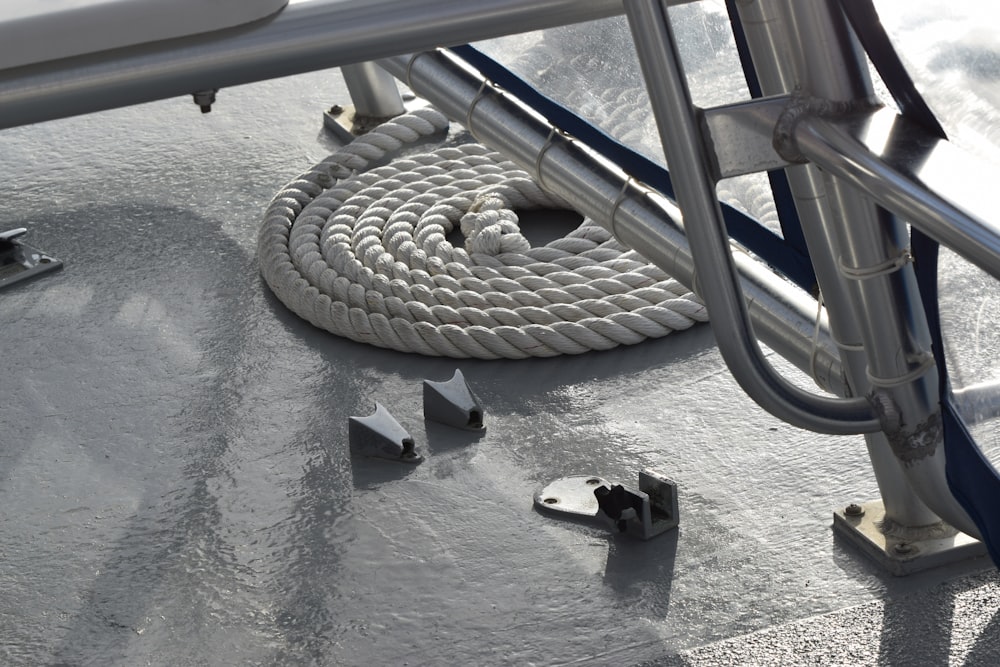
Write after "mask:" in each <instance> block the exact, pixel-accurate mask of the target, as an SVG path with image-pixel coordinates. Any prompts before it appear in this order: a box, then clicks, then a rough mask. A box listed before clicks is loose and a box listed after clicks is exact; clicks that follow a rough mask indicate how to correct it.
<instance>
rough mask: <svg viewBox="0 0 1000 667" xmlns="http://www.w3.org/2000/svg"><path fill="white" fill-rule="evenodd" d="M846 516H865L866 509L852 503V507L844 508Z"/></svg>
mask: <svg viewBox="0 0 1000 667" xmlns="http://www.w3.org/2000/svg"><path fill="white" fill-rule="evenodd" d="M844 514H845V515H847V516H854V517H857V516H864V515H865V508H864V507H862V506H861V505H858V504H857V503H851V504H850V505H848V506H847V507H845V508H844Z"/></svg>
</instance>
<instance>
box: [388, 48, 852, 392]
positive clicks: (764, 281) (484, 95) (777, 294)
mask: <svg viewBox="0 0 1000 667" xmlns="http://www.w3.org/2000/svg"><path fill="white" fill-rule="evenodd" d="M379 64H380V65H381V66H382V67H384V68H386V69H387V70H388V71H389V72H391V73H392V74H393V75H394V76H396V77H397V78H399V79H401V80H402V81H404V82H406V83H407V84H408V85H409V86H410V88H411V89H412V90H413V91H414V92H415V93H417V94H418V95H420V96H422V97H425V98H426V99H428V100H429V101H430V102H431V103H433V104H434V105H435V106H437V107H438V108H439V109H440V110H441V111H442V112H444V113H445V114H446V115H448V116H449V117H451V118H455V119H461V120H466V119H467V118H468V117H469V115H470V113H469V108H470V106H472V105H473V104H475V108H474V109H473V111H472V114H471V115H472V119H473V128H472V129H473V134H474V136H475V138H476V139H477V140H478V141H480V142H482V143H484V144H486V145H487V146H491V147H492V148H495V149H496V150H500V151H503V153H504V155H505V156H506V157H507V158H509V159H510V160H512V161H513V162H515V163H516V164H518V165H519V166H520V167H521V168H523V169H525V170H527V171H528V172H529V173H536V170H537V169H538V168H539V167H540V168H541V170H542V171H543V172H544V180H545V184H546V187H547V188H548V189H549V190H551V191H552V192H554V193H556V194H558V195H561V196H563V197H565V198H566V199H570V200H572V201H573V205H574V207H575V208H576V209H577V210H578V211H579V212H580V213H582V214H584V215H586V216H588V217H590V218H592V219H593V220H594V221H595V222H597V223H598V224H600V225H602V226H604V227H605V228H606V229H608V230H609V231H611V232H612V233H613V234H614V235H615V237H616V238H618V239H619V240H620V241H621V242H622V243H624V244H626V245H627V246H629V247H631V248H642V254H643V256H644V257H645V258H646V259H648V260H649V261H651V262H653V263H654V264H656V265H657V266H658V267H660V268H661V269H663V270H664V271H666V272H667V273H669V274H670V275H671V276H673V277H674V278H676V279H677V280H678V281H680V282H681V283H682V284H684V285H686V286H687V287H689V288H692V287H693V286H694V284H695V282H696V281H697V280H700V279H699V278H696V276H695V271H694V262H693V260H692V257H691V249H690V246H689V244H688V241H687V239H686V238H685V232H684V230H683V229H682V228H681V227H680V225H679V224H678V222H677V220H678V218H679V215H678V213H677V210H676V208H674V207H673V206H672V205H671V204H670V203H669V202H668V201H667V200H666V199H665V198H663V197H654V196H651V195H649V194H648V192H649V191H648V190H647V189H645V188H643V187H642V185H641V184H639V183H637V182H635V181H634V180H631V179H630V178H629V175H627V174H624V173H622V172H621V170H620V169H618V168H616V167H615V166H613V165H610V164H609V163H608V162H606V161H604V160H601V159H598V158H597V157H596V156H595V154H594V152H593V151H591V150H590V149H589V148H588V147H586V146H583V145H582V144H581V142H579V141H577V140H573V141H558V142H554V143H549V142H548V139H549V137H550V136H551V131H552V128H551V126H550V125H548V124H547V123H545V122H544V121H542V120H541V119H540V118H539V117H538V115H537V114H535V113H533V112H531V111H530V110H528V109H526V108H524V106H523V105H522V104H521V103H520V102H519V101H517V100H516V99H514V98H513V97H512V96H510V95H508V94H505V93H502V92H500V91H498V90H497V89H495V88H494V87H492V86H485V87H484V85H483V84H484V79H483V78H482V77H481V76H480V75H479V74H478V73H475V72H473V71H470V69H469V66H468V65H465V64H464V63H463V62H462V61H461V60H460V59H459V58H457V57H456V56H454V55H452V54H450V52H448V51H435V52H429V53H422V54H418V55H416V56H413V57H410V58H407V57H395V58H388V59H383V60H381V61H379ZM543 151H544V155H543V156H541V159H539V154H540V153H541V152H543ZM733 261H734V263H735V265H736V267H737V271H738V273H739V275H740V276H741V279H742V284H743V293H744V294H745V295H746V299H747V309H748V312H749V314H750V317H751V318H752V320H753V324H754V329H755V331H756V332H757V334H758V335H759V336H760V338H761V340H762V341H763V342H764V343H765V344H766V345H767V346H768V347H770V348H771V349H772V350H774V351H775V352H776V353H777V354H778V355H780V356H781V357H783V358H785V359H787V360H788V361H790V362H791V363H792V364H794V365H795V366H796V367H798V368H799V369H800V370H802V371H803V372H805V373H814V379H815V380H816V382H817V383H818V384H819V385H820V386H821V387H822V388H824V389H826V390H827V391H830V392H831V393H834V394H842V393H844V392H846V391H847V387H846V385H845V382H844V376H843V368H842V366H841V363H840V356H839V350H838V349H837V346H836V344H835V343H834V342H833V341H832V339H831V338H830V335H829V332H828V329H827V326H826V321H825V318H823V320H822V321H821V326H820V328H819V330H818V331H817V330H816V301H815V299H813V298H812V297H811V296H809V295H808V294H807V293H806V292H803V291H802V290H800V289H798V288H796V287H794V286H793V285H791V284H790V283H789V282H788V281H786V280H784V279H782V278H781V277H779V276H777V275H775V274H774V273H773V272H772V271H771V270H770V269H768V268H767V267H765V266H763V265H762V264H761V263H760V262H759V261H758V260H756V259H754V258H752V257H750V256H749V255H747V254H746V253H742V252H738V253H736V254H735V256H734V257H733ZM814 334H818V335H817V336H816V337H815V338H814Z"/></svg>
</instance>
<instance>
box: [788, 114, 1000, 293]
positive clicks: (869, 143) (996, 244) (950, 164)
mask: <svg viewBox="0 0 1000 667" xmlns="http://www.w3.org/2000/svg"><path fill="white" fill-rule="evenodd" d="M792 139H793V140H794V143H795V146H796V147H797V148H798V150H799V151H800V152H801V153H802V154H803V155H804V156H805V157H806V158H808V159H809V160H811V161H812V162H814V163H816V164H817V165H818V166H819V167H820V168H822V169H824V170H825V171H827V172H829V173H830V174H833V175H834V176H837V177H838V178H842V179H843V180H845V181H847V182H848V183H850V184H851V185H854V186H855V187H857V188H859V189H861V190H862V191H864V192H865V193H867V194H868V195H869V196H871V197H872V199H874V200H875V201H877V202H878V203H879V204H881V205H882V206H884V207H885V208H886V209H888V210H890V211H892V212H893V213H896V214H897V215H899V216H900V217H902V218H905V219H906V220H907V221H909V222H910V223H911V224H913V225H914V226H916V227H917V228H919V229H920V230H922V231H923V232H924V233H925V234H927V235H928V236H930V237H931V238H933V239H934V240H936V241H937V242H939V243H941V244H942V245H945V246H948V247H949V248H951V249H952V250H954V251H955V252H957V253H958V254H959V255H961V256H962V257H964V258H965V259H967V260H969V261H970V262H972V263H973V264H975V265H976V266H978V267H979V268H981V269H982V270H984V271H986V272H987V273H989V274H990V275H992V276H993V277H994V278H998V279H1000V225H997V224H995V223H991V222H990V219H991V218H992V219H996V218H997V214H996V201H995V200H996V195H995V190H996V179H995V175H996V173H997V170H996V167H995V165H989V164H986V163H984V162H983V161H982V160H980V159H978V158H976V157H975V156H973V155H970V154H969V153H967V152H965V151H962V150H960V149H958V148H957V147H955V146H954V145H953V144H951V143H949V142H948V141H946V140H944V139H939V138H938V137H936V136H934V135H932V134H931V133H929V132H928V131H927V130H925V129H924V128H922V127H921V126H919V125H917V124H916V123H914V122H912V121H910V120H907V119H906V118H904V117H903V116H900V115H897V114H896V113H895V112H894V111H892V110H889V109H882V110H879V111H873V112H870V113H866V114H858V115H854V116H850V117H847V118H841V119H832V118H824V117H822V116H817V115H808V116H805V117H804V118H803V119H802V120H801V121H800V122H799V123H798V124H797V125H796V126H795V129H794V131H793V133H792Z"/></svg>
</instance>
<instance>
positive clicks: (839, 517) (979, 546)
mask: <svg viewBox="0 0 1000 667" xmlns="http://www.w3.org/2000/svg"><path fill="white" fill-rule="evenodd" d="M944 528H945V530H936V531H926V532H930V533H931V534H930V536H926V537H923V538H920V537H917V536H906V537H902V536H898V535H897V534H896V531H892V533H893V534H886V532H885V507H884V506H883V505H882V501H881V500H875V501H872V502H868V503H864V504H861V505H853V506H851V507H849V508H847V509H840V510H837V511H835V512H834V513H833V532H834V533H835V534H837V535H840V536H841V537H843V538H844V539H846V540H847V541H848V542H850V543H851V544H853V545H854V546H855V547H857V548H859V549H860V550H861V551H862V552H864V553H865V555H867V556H868V557H869V558H871V559H873V560H874V561H875V562H876V563H878V564H879V565H880V566H881V567H883V568H884V569H886V570H887V571H889V572H890V573H891V574H893V575H895V576H897V577H901V576H905V575H908V574H913V573H914V572H920V571H921V570H927V569H930V568H933V567H940V566H942V565H948V564H950V563H957V562H960V561H964V560H971V559H973V558H979V557H981V556H985V555H986V546H985V545H984V544H983V543H982V542H980V541H979V540H977V539H975V538H973V537H969V536H968V535H966V534H965V533H959V532H957V531H954V529H952V530H947V528H948V527H947V526H944ZM921 530H922V529H921Z"/></svg>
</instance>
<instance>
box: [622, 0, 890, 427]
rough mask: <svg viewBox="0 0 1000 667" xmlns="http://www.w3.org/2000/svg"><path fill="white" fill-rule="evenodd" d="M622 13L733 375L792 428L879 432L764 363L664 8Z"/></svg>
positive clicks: (871, 415) (866, 409) (853, 407)
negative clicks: (796, 384) (636, 55)
mask: <svg viewBox="0 0 1000 667" xmlns="http://www.w3.org/2000/svg"><path fill="white" fill-rule="evenodd" d="M625 14H626V16H627V17H628V19H629V23H630V25H631V26H632V33H633V36H634V38H635V42H636V49H637V51H638V53H639V61H640V64H641V65H642V70H643V75H644V76H645V78H646V84H647V89H648V90H649V94H650V101H651V103H652V107H653V114H654V116H656V121H657V126H658V127H659V130H660V136H661V139H662V142H663V150H664V153H665V154H666V158H667V163H668V164H669V165H673V166H674V168H673V174H674V182H675V192H676V199H677V203H678V206H679V207H680V209H681V211H682V213H683V215H684V218H685V223H686V224H685V232H686V234H687V238H688V241H689V242H690V244H691V254H692V255H693V257H694V261H695V265H696V266H697V267H700V268H701V272H700V273H699V274H698V288H699V289H698V293H699V294H700V295H701V296H702V298H703V299H704V300H705V304H706V305H707V306H708V310H709V316H710V317H711V322H712V328H713V330H714V331H715V332H716V342H717V344H718V346H719V351H720V352H721V354H722V357H723V359H725V361H726V364H727V365H728V366H729V370H730V371H731V372H732V374H733V377H734V378H735V379H736V381H737V382H738V383H739V384H740V386H741V387H743V389H744V391H746V392H747V394H749V395H750V397H751V398H753V399H754V400H755V401H756V402H757V403H758V404H759V405H760V406H761V407H763V408H764V409H766V410H768V411H769V412H771V413H772V414H774V415H775V416H777V417H778V418H780V419H782V420H784V421H787V422H788V423H790V424H794V425H796V426H800V427H802V428H807V429H810V430H813V431H818V432H821V433H835V434H850V433H871V432H876V431H879V430H881V425H880V423H879V420H878V417H877V415H876V414H875V410H874V408H873V406H872V405H871V404H870V403H869V402H868V400H867V399H865V398H860V397H858V398H828V397H825V396H819V395H817V394H813V393H809V392H807V391H804V390H802V389H800V388H799V387H797V386H795V385H793V384H791V383H790V382H789V381H788V380H786V379H785V378H784V377H782V376H781V375H780V374H779V373H777V372H776V371H775V370H774V368H773V367H772V366H771V365H770V364H769V363H768V362H767V360H766V359H765V358H764V355H763V353H762V352H761V350H760V346H759V345H758V343H757V340H756V338H755V337H754V335H753V329H752V327H751V324H750V318H749V316H748V314H747V310H746V303H745V300H744V298H743V294H742V291H741V289H740V284H739V279H738V278H737V276H736V272H735V269H734V267H733V260H732V255H731V254H730V251H729V243H728V237H727V234H726V229H725V225H724V224H723V222H722V212H721V210H720V208H719V202H718V199H717V197H716V195H715V183H714V180H713V178H712V174H711V169H710V164H711V160H710V159H709V156H708V154H707V151H706V148H705V146H704V144H703V143H702V141H701V136H702V134H701V131H700V126H699V122H698V119H697V118H696V115H695V109H694V106H693V104H692V102H691V95H690V91H689V90H688V88H687V82H686V79H685V78H684V73H683V70H682V67H681V64H680V56H679V54H678V53H677V51H676V42H675V40H674V39H673V33H672V29H671V27H670V21H669V19H668V17H667V9H666V6H665V5H664V4H662V3H660V2H655V1H653V0H626V1H625ZM708 268H710V269H711V270H706V269H708Z"/></svg>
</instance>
